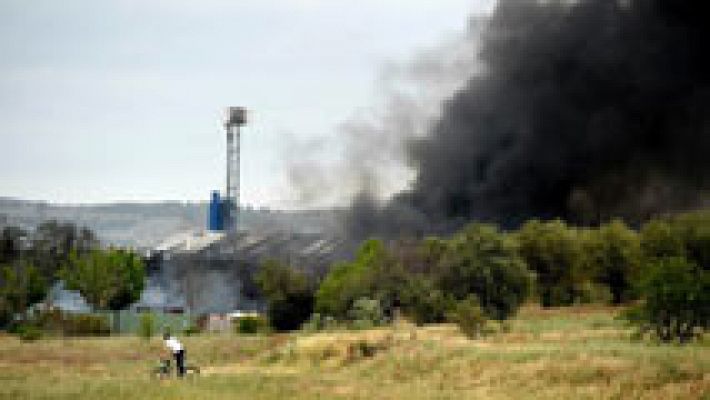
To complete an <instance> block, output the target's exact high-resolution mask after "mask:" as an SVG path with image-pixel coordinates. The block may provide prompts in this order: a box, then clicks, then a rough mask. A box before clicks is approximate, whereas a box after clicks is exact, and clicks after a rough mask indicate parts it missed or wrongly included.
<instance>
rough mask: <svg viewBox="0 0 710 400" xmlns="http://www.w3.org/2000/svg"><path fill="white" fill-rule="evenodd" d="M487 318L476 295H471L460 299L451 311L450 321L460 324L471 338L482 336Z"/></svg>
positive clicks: (460, 327)
mask: <svg viewBox="0 0 710 400" xmlns="http://www.w3.org/2000/svg"><path fill="white" fill-rule="evenodd" d="M486 319H487V318H486V316H485V314H484V313H483V310H482V309H481V305H480V302H479V301H478V298H477V297H476V296H469V297H467V298H466V299H465V300H462V301H460V302H459V303H458V304H456V307H454V310H453V311H452V312H451V313H449V321H450V322H453V323H455V324H456V325H458V327H459V329H460V330H461V332H462V333H463V334H464V335H466V337H468V338H469V339H477V338H478V337H480V336H481V333H482V332H483V329H484V327H485V326H486Z"/></svg>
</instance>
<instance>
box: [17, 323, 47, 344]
mask: <svg viewBox="0 0 710 400" xmlns="http://www.w3.org/2000/svg"><path fill="white" fill-rule="evenodd" d="M16 329H17V335H18V336H19V338H20V340H22V341H25V342H34V341H35V340H39V339H40V338H42V329H40V328H39V327H37V326H34V325H21V326H18V327H17V328H16Z"/></svg>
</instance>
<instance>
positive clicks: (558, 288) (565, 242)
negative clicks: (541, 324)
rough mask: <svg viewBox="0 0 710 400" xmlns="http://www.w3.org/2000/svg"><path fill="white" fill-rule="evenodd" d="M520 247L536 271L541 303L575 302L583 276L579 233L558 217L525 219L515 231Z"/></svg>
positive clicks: (528, 264) (553, 304)
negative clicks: (549, 219)
mask: <svg viewBox="0 0 710 400" xmlns="http://www.w3.org/2000/svg"><path fill="white" fill-rule="evenodd" d="M516 238H517V241H518V245H519V251H520V254H521V256H522V257H523V259H524V260H525V263H526V264H527V266H528V268H530V269H531V270H532V271H534V272H535V273H536V275H537V282H536V283H537V292H538V295H539V297H540V304H541V305H542V306H543V307H551V306H566V305H570V304H572V303H574V302H575V301H576V300H577V299H578V296H579V295H580V292H581V287H582V285H583V283H584V281H585V279H586V277H585V274H584V273H583V269H582V260H583V258H582V247H581V245H580V242H579V237H578V234H577V232H576V231H575V230H573V229H570V228H569V227H568V226H567V225H566V224H565V223H564V222H562V221H561V220H554V221H548V222H540V221H538V220H532V221H529V222H527V223H525V224H524V225H523V226H522V227H521V228H520V230H519V231H518V233H517V235H516Z"/></svg>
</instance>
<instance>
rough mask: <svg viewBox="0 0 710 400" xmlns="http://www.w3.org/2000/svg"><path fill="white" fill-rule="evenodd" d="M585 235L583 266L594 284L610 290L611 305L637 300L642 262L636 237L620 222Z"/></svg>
mask: <svg viewBox="0 0 710 400" xmlns="http://www.w3.org/2000/svg"><path fill="white" fill-rule="evenodd" d="M588 233H589V235H588V236H587V239H586V240H585V247H586V260H587V261H586V265H587V266H588V268H589V270H590V271H591V272H592V274H593V276H594V279H595V281H596V282H598V283H601V284H604V285H607V286H608V287H609V291H610V292H611V296H612V303H613V304H621V303H623V302H625V301H628V300H632V299H634V298H636V294H635V293H634V287H635V285H636V284H637V282H638V279H639V277H640V269H641V261H642V258H641V255H642V253H641V241H640V239H639V235H638V234H637V233H636V232H635V231H633V230H632V229H630V228H629V227H627V226H626V224H624V223H623V222H622V221H620V220H614V221H612V222H610V223H607V224H604V225H602V226H600V227H599V229H597V230H591V231H589V232H588Z"/></svg>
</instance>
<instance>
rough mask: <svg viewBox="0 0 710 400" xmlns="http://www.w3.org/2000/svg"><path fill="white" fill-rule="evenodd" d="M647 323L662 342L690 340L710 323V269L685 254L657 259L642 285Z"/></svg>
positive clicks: (642, 312)
mask: <svg viewBox="0 0 710 400" xmlns="http://www.w3.org/2000/svg"><path fill="white" fill-rule="evenodd" d="M641 293H642V294H643V296H644V302H643V304H642V305H641V306H640V313H639V314H640V316H637V318H638V319H641V320H643V325H645V326H646V327H647V328H648V329H650V330H653V331H655V333H656V335H657V336H658V338H659V339H660V340H662V341H666V342H668V341H671V340H674V339H678V340H680V341H681V342H685V341H687V340H690V339H691V338H692V337H693V336H694V334H695V331H696V330H698V329H707V328H708V326H710V307H709V306H708V305H709V304H710V272H708V271H705V270H703V269H702V268H699V267H698V266H697V265H696V264H694V263H692V262H690V261H688V260H687V259H685V258H682V257H669V258H663V259H660V260H658V261H656V262H655V263H654V264H652V265H651V266H650V268H649V271H648V273H647V277H646V278H645V279H644V280H643V282H642V284H641Z"/></svg>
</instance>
